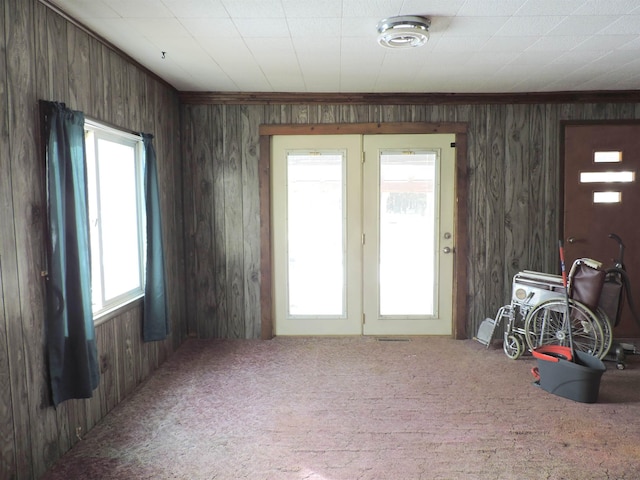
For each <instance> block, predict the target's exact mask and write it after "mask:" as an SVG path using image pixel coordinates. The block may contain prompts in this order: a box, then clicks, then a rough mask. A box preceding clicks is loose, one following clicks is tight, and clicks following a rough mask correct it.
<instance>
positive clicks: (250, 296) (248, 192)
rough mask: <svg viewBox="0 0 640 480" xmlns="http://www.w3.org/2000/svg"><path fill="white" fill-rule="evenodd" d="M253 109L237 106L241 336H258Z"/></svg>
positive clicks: (256, 120)
mask: <svg viewBox="0 0 640 480" xmlns="http://www.w3.org/2000/svg"><path fill="white" fill-rule="evenodd" d="M252 110H253V109H250V108H248V107H247V106H241V107H240V117H241V131H242V134H241V138H242V141H241V143H240V149H241V150H240V157H241V162H242V221H243V225H242V228H243V238H244V242H243V243H244V248H243V256H244V274H243V277H244V306H243V310H244V314H243V316H244V337H245V338H260V336H261V334H262V329H261V327H260V318H261V313H260V198H259V195H260V188H259V169H258V163H259V148H258V147H259V141H260V134H259V131H258V126H259V125H260V124H261V123H262V119H261V118H259V117H257V115H256V114H258V112H255V113H254V115H251V113H252Z"/></svg>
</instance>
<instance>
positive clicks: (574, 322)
mask: <svg viewBox="0 0 640 480" xmlns="http://www.w3.org/2000/svg"><path fill="white" fill-rule="evenodd" d="M566 315H567V304H566V302H565V300H564V299H552V300H547V301H545V302H542V303H540V304H538V305H536V306H535V307H534V308H533V309H532V310H531V311H530V312H529V314H528V315H527V318H526V319H525V327H524V330H525V339H526V341H527V346H528V347H529V348H530V349H532V350H533V349H534V348H537V347H540V346H542V345H562V346H569V335H568V332H567V330H566V328H565V327H564V325H565V317H566ZM569 319H570V324H571V339H572V341H573V348H574V349H575V350H579V351H581V352H585V353H589V354H590V355H593V356H595V357H598V358H602V356H604V355H603V350H604V333H603V332H602V326H601V324H600V321H599V320H598V317H597V316H596V315H595V314H594V313H593V312H592V311H591V310H589V309H588V308H587V307H585V306H584V305H583V304H581V303H580V302H576V301H573V300H569Z"/></svg>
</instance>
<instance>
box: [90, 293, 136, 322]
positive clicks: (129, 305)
mask: <svg viewBox="0 0 640 480" xmlns="http://www.w3.org/2000/svg"><path fill="white" fill-rule="evenodd" d="M143 299H144V294H142V295H139V296H137V297H134V298H132V299H130V300H128V301H126V302H125V303H123V304H121V305H118V306H116V307H113V308H111V309H109V310H104V311H102V312H100V313H99V314H98V315H96V316H94V317H93V324H94V326H98V325H101V324H103V323H105V322H108V321H109V320H111V319H113V318H115V317H118V316H120V315H122V314H123V313H124V312H126V311H128V310H131V309H133V308H135V307H138V306H141V305H142V300H143Z"/></svg>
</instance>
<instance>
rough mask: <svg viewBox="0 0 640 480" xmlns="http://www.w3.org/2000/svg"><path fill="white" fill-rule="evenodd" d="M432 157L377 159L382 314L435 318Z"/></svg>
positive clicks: (384, 156)
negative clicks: (378, 163)
mask: <svg viewBox="0 0 640 480" xmlns="http://www.w3.org/2000/svg"><path fill="white" fill-rule="evenodd" d="M435 180H436V154H435V152H428V153H414V154H404V153H384V152H383V153H382V154H381V156H380V278H379V283H380V314H381V315H387V316H392V315H433V313H434V291H435V288H434V286H435V278H434V275H435V268H434V262H435V251H434V241H435V231H436V230H435V221H436V218H435V199H436V196H435V193H436V192H435V189H436V181H435Z"/></svg>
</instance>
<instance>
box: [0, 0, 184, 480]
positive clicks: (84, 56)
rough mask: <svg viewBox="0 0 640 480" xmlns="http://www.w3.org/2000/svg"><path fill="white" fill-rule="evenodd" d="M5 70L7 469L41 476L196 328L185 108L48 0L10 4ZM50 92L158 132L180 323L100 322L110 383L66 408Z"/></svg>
mask: <svg viewBox="0 0 640 480" xmlns="http://www.w3.org/2000/svg"><path fill="white" fill-rule="evenodd" d="M0 71H2V72H3V73H2V74H1V75H0V294H1V295H0V385H1V387H0V478H3V479H35V478H39V477H40V476H41V475H42V473H43V472H44V471H45V470H46V469H47V468H48V467H50V466H51V465H52V464H53V463H54V462H55V461H56V460H57V459H58V458H59V457H60V456H61V455H62V454H63V453H65V452H66V451H67V450H69V448H71V446H72V445H73V444H75V443H76V442H77V441H79V438H81V437H82V435H84V434H85V433H86V432H87V431H88V430H89V429H90V428H91V427H92V426H93V425H95V424H96V422H98V421H99V420H100V419H101V418H102V417H103V416H104V415H105V414H106V413H107V412H108V411H109V410H111V409H112V408H113V407H114V406H115V405H117V404H118V402H120V401H121V400H122V399H123V398H124V397H125V396H126V395H127V394H128V393H130V392H131V391H132V390H133V389H134V387H136V386H137V385H138V384H140V382H142V381H143V380H144V379H145V378H147V377H148V376H149V375H150V373H151V372H152V371H153V370H154V369H155V368H156V367H157V366H158V365H159V364H160V363H162V362H163V360H164V359H165V358H166V357H167V356H168V355H169V354H170V353H171V352H173V351H174V350H175V349H176V348H177V346H178V345H179V344H180V343H181V342H182V340H183V339H184V338H185V336H186V331H187V324H186V320H185V303H184V291H185V289H184V260H183V258H184V257H183V241H182V238H183V230H184V227H183V222H182V212H183V208H182V200H181V199H182V170H181V164H180V154H181V150H180V128H179V114H180V111H179V100H178V96H177V93H176V92H175V90H174V89H173V88H171V87H170V86H168V85H167V84H165V83H164V82H162V81H160V80H158V79H156V78H154V77H153V76H151V75H149V74H147V73H146V72H145V71H144V70H142V69H140V68H138V67H137V66H136V65H135V64H133V63H131V62H129V61H128V60H127V59H125V58H123V57H122V56H120V55H119V54H118V53H116V52H115V51H113V50H111V49H110V48H108V47H107V46H105V45H104V44H102V43H101V42H100V41H98V40H97V39H96V38H94V37H93V36H91V35H89V34H88V33H86V32H85V31H84V30H83V29H81V28H79V27H77V26H75V25H74V24H73V23H71V22H69V21H67V20H66V19H64V18H63V17H61V16H60V15H58V14H57V13H56V12H54V11H53V10H51V9H49V8H48V7H45V6H44V5H43V4H41V3H40V2H38V1H37V0H2V2H0ZM39 99H43V100H52V101H60V102H65V103H66V104H67V106H69V107H70V108H72V109H76V110H81V111H83V112H84V113H85V114H86V115H87V116H89V117H91V118H95V119H97V120H101V121H105V122H108V123H110V124H112V125H115V126H118V127H121V128H123V129H126V130H129V131H136V132H137V131H143V132H148V133H152V134H153V135H154V136H155V147H156V150H157V154H158V170H159V177H160V183H161V187H160V190H161V195H162V199H161V201H162V206H163V219H164V236H165V239H164V240H165V246H166V249H167V251H166V259H167V265H166V270H167V275H168V291H169V298H168V304H169V314H170V318H171V322H172V333H171V335H170V337H169V338H168V339H167V340H166V341H164V342H154V343H148V344H145V343H143V342H142V341H141V315H142V306H141V304H140V303H138V304H134V305H132V306H131V308H130V309H128V310H126V311H124V312H121V313H120V314H118V315H117V316H115V317H114V318H111V319H110V320H107V321H106V322H104V323H102V324H101V325H99V326H98V327H97V332H96V337H97V342H98V354H99V358H100V369H101V381H100V386H99V387H98V389H97V390H96V391H95V392H94V396H93V398H91V399H89V400H73V401H68V402H64V403H63V404H61V405H60V406H59V407H58V408H57V409H54V408H53V407H51V406H50V400H49V398H50V395H49V387H48V381H47V377H46V365H45V348H44V345H45V337H44V335H45V332H44V323H43V321H44V308H45V288H44V283H43V279H42V277H41V275H40V272H41V271H43V270H45V269H46V265H45V249H44V247H45V242H44V229H45V225H44V220H45V217H44V215H45V212H46V200H45V195H44V183H43V171H42V158H41V151H40V144H39V139H40V119H39V109H38V100H39Z"/></svg>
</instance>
